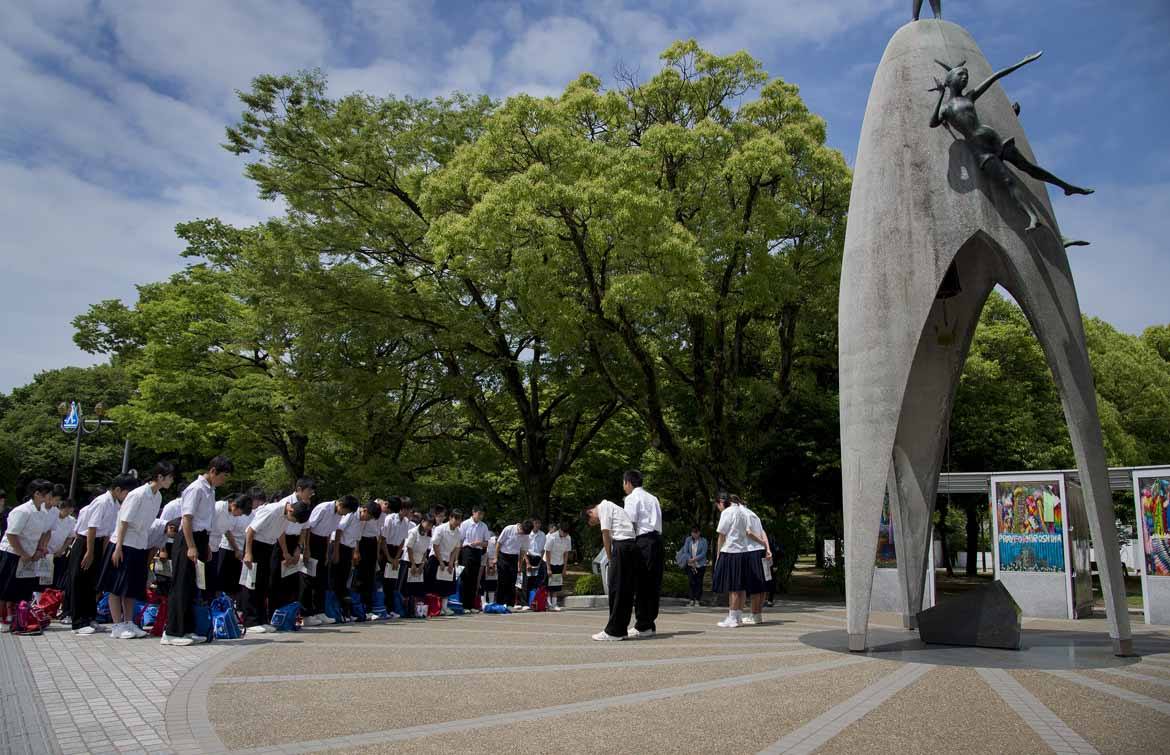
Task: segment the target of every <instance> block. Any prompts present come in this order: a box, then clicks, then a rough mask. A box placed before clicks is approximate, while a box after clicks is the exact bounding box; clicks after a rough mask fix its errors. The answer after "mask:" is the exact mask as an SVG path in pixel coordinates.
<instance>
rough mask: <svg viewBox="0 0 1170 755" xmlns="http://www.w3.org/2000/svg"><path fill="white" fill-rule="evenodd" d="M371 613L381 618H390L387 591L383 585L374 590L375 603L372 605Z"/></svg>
mask: <svg viewBox="0 0 1170 755" xmlns="http://www.w3.org/2000/svg"><path fill="white" fill-rule="evenodd" d="M370 613H372V614H374V615H375V616H377V617H378V618H379V619H388V618H390V612H389V611H388V610H387V609H386V593H385V591H383V590H382V588H381V587H379V588H378V589H377V590H374V605H372V606H370Z"/></svg>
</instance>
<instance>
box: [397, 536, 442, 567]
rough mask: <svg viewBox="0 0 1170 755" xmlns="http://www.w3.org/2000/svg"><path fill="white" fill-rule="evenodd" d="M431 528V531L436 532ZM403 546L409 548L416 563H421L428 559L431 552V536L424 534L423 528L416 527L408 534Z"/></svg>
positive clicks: (412, 559)
mask: <svg viewBox="0 0 1170 755" xmlns="http://www.w3.org/2000/svg"><path fill="white" fill-rule="evenodd" d="M434 531H435V530H434V528H431V532H434ZM402 547H403V548H408V549H410V551H411V561H413V562H414V563H416V564H421V563H423V562H424V561H426V560H427V554H429V553H430V552H431V536H430V535H424V534H423V533H422V530H420V529H419V528H418V527H415V528H414V529H412V530H411V531H410V533H409V534H407V536H406V540H404V541H403V542H402Z"/></svg>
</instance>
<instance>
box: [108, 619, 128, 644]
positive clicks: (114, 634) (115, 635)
mask: <svg viewBox="0 0 1170 755" xmlns="http://www.w3.org/2000/svg"><path fill="white" fill-rule="evenodd" d="M125 631H126V624H124V623H123V622H118V623H117V624H114V625H113V626H111V627H110V639H111V640H120V639H122V636H121V635H122V632H125Z"/></svg>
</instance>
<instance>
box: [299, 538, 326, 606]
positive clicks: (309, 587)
mask: <svg viewBox="0 0 1170 755" xmlns="http://www.w3.org/2000/svg"><path fill="white" fill-rule="evenodd" d="M309 558H311V559H313V560H315V561H316V562H317V574H316V576H313V577H309V576H306V577H305V578H304V579H303V580H302V581H301V613H303V614H304V615H305V616H316V615H317V614H319V613H325V591H326V590H328V589H329V538H328V537H326V536H325V535H314V534H313V533H312V532H310V533H309Z"/></svg>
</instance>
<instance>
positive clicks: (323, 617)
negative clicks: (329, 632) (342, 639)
mask: <svg viewBox="0 0 1170 755" xmlns="http://www.w3.org/2000/svg"><path fill="white" fill-rule="evenodd" d="M317 618H318V619H320V620H321V623H322V624H336V623H337V619H335V618H333V617H332V616H326V615H325V614H323V613H319V614H317Z"/></svg>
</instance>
